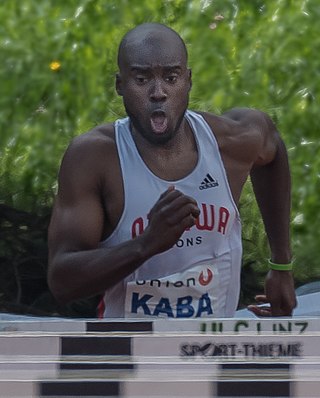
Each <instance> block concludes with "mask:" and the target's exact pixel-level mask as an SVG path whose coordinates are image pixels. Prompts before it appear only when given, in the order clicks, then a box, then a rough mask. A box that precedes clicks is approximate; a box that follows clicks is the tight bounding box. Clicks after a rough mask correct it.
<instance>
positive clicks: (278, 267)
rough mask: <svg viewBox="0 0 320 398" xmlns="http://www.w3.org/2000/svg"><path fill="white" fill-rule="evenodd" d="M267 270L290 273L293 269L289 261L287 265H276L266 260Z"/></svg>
mask: <svg viewBox="0 0 320 398" xmlns="http://www.w3.org/2000/svg"><path fill="white" fill-rule="evenodd" d="M268 263H269V268H270V269H273V270H275V271H292V269H293V262H292V261H291V262H290V263H288V264H276V263H273V262H272V261H271V260H268Z"/></svg>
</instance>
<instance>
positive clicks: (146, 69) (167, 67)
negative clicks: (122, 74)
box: [130, 64, 182, 72]
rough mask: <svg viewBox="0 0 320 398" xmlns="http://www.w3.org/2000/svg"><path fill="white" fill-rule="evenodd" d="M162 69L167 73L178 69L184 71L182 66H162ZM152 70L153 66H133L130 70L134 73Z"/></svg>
mask: <svg viewBox="0 0 320 398" xmlns="http://www.w3.org/2000/svg"><path fill="white" fill-rule="evenodd" d="M161 68H162V69H164V70H166V71H171V70H177V69H179V70H181V69H182V67H181V65H180V64H172V65H164V66H161ZM150 69H152V66H151V65H131V67H130V70H131V71H132V72H135V71H137V72H147V71H149V70H150Z"/></svg>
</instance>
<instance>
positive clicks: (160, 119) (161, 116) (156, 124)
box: [150, 110, 168, 134]
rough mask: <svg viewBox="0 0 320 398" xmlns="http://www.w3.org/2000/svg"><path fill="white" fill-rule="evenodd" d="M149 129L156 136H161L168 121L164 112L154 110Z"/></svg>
mask: <svg viewBox="0 0 320 398" xmlns="http://www.w3.org/2000/svg"><path fill="white" fill-rule="evenodd" d="M150 121H151V128H152V131H153V132H154V133H156V134H163V133H164V132H165V131H166V129H167V127H168V119H167V116H166V114H165V112H164V111H162V110H156V111H153V112H152V114H151V118H150Z"/></svg>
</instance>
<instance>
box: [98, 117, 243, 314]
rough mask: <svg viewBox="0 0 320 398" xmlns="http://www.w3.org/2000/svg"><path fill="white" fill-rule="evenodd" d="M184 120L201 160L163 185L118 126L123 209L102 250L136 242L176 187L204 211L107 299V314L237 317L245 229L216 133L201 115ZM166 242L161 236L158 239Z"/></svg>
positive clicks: (125, 123) (123, 125) (122, 124)
mask: <svg viewBox="0 0 320 398" xmlns="http://www.w3.org/2000/svg"><path fill="white" fill-rule="evenodd" d="M185 117H186V119H187V121H188V123H189V125H190V127H191V129H192V131H193V134H194V137H195V140H196V143H197V147H198V162H197V165H196V167H195V168H194V169H193V170H192V172H191V173H190V174H189V175H187V176H186V177H184V178H182V179H180V180H177V181H165V180H162V179H161V178H159V177H157V176H156V175H155V174H153V173H152V172H151V170H150V169H149V168H148V167H147V166H146V164H145V163H144V161H143V159H142V158H141V156H140V154H139V152H138V150H137V148H136V145H135V143H134V141H133V138H132V135H131V132H130V129H129V118H125V119H121V120H117V121H116V122H115V137H116V144H117V149H118V153H119V158H120V165H121V170H122V178H123V183H124V210H123V214H122V216H121V218H120V221H119V223H118V225H117V227H116V229H115V230H114V231H113V233H112V234H111V236H109V237H108V238H107V239H106V240H105V241H103V242H101V246H103V247H112V246H116V245H118V244H119V243H121V242H124V241H127V240H130V239H134V238H135V237H136V236H138V235H139V234H141V233H142V232H143V231H144V229H145V228H146V226H147V224H148V220H147V215H148V213H149V211H150V210H151V208H152V207H153V205H154V204H155V203H156V201H157V200H158V199H159V196H160V195H161V194H162V193H163V192H164V191H166V190H167V189H168V187H169V186H172V185H174V186H175V188H176V189H178V190H180V191H181V192H183V193H184V194H186V195H189V196H191V197H192V198H194V199H195V200H196V201H197V203H198V206H199V209H200V211H201V213H200V216H199V218H198V219H197V221H196V224H195V225H194V226H193V227H192V228H190V229H188V230H186V231H185V232H184V233H183V235H182V236H181V238H180V239H179V240H178V242H177V243H176V244H175V245H174V246H173V247H172V248H171V249H170V250H168V251H166V252H164V253H160V254H158V255H156V256H154V257H152V258H150V259H149V260H148V261H146V262H145V263H144V264H142V266H141V267H139V268H138V269H137V270H136V271H135V272H133V273H132V274H131V275H129V276H128V277H127V278H126V279H125V280H123V281H121V282H120V283H119V284H117V285H116V286H114V287H112V288H110V289H108V290H107V291H106V292H105V296H104V300H103V301H104V308H103V310H102V311H101V312H102V314H103V316H104V317H108V318H111V317H112V318H113V317H139V318H141V317H164V318H194V317H197V318H198V317H231V316H233V315H234V312H235V310H236V307H237V304H238V299H239V291H240V269H241V256H242V245H241V224H240V217H239V213H238V210H237V207H236V205H235V203H234V201H233V198H232V195H231V191H230V188H229V184H228V181H227V177H226V172H225V169H224V166H223V163H222V160H221V157H220V153H219V149H218V145H217V142H216V139H215V137H214V134H213V132H212V130H211V128H210V127H209V125H208V124H207V123H206V121H205V120H204V119H203V117H202V116H201V115H199V114H197V113H195V112H192V111H187V112H186V114H185ZM159 239H161V236H159Z"/></svg>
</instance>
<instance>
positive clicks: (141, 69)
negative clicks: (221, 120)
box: [117, 35, 191, 144]
mask: <svg viewBox="0 0 320 398" xmlns="http://www.w3.org/2000/svg"><path fill="white" fill-rule="evenodd" d="M177 41H178V39H177V38H175V37H174V38H172V36H170V35H169V37H167V36H166V35H164V36H163V35H161V36H157V37H153V38H150V37H149V38H148V39H145V40H142V41H141V40H140V41H137V40H136V41H135V42H134V43H132V44H130V45H129V46H128V47H127V48H126V52H125V56H124V59H123V62H122V63H121V67H120V73H119V75H118V76H117V91H118V93H119V95H121V96H122V97H123V103H124V106H125V109H126V112H127V114H128V116H129V117H130V120H131V123H132V126H133V129H134V132H135V133H136V132H137V133H139V134H141V135H142V136H143V137H144V138H145V139H146V140H148V141H149V142H150V143H154V144H165V143H167V142H168V141H170V139H171V138H172V137H173V136H174V135H175V134H176V132H177V131H178V130H179V127H180V126H181V122H182V120H183V116H184V113H185V111H186V109H187V106H188V101H189V91H190V88H191V72H190V70H189V69H188V68H187V65H186V54H185V52H184V49H183V47H182V44H181V42H180V41H179V42H177Z"/></svg>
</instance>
